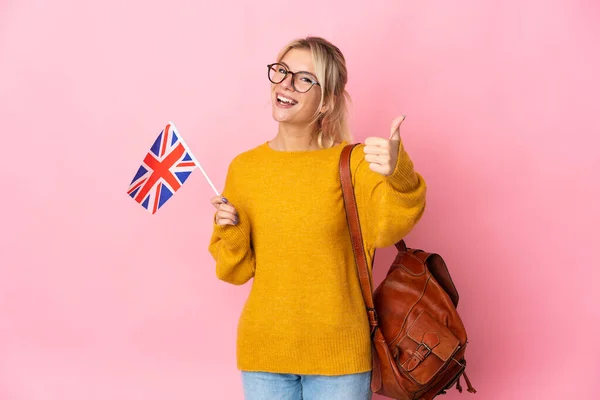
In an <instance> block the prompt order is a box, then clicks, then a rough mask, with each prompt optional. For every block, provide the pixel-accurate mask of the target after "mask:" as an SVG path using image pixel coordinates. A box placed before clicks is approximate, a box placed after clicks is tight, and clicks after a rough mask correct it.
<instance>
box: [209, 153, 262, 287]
mask: <svg viewBox="0 0 600 400" xmlns="http://www.w3.org/2000/svg"><path fill="white" fill-rule="evenodd" d="M234 162H235V160H234ZM234 162H232V163H231V165H230V166H229V171H228V172H227V178H226V180H225V188H224V190H223V196H224V197H225V198H227V200H228V201H229V203H230V204H231V205H233V206H234V207H235V209H236V210H237V212H238V215H239V223H238V224H237V225H235V226H234V225H217V224H216V223H215V222H214V218H213V234H212V237H211V239H210V244H209V247H208V251H209V252H210V254H211V255H212V256H213V258H214V259H215V261H216V262H217V266H216V267H217V278H218V279H220V280H222V281H225V282H228V283H231V284H234V285H242V284H244V283H246V282H248V281H249V280H250V279H251V278H252V277H253V276H254V271H255V268H256V260H255V257H254V250H253V248H252V241H251V236H250V220H249V218H248V216H247V214H246V212H245V206H244V202H243V196H240V193H239V192H238V189H239V185H238V184H236V181H235V179H236V176H235V172H236V167H235V165H234ZM215 214H216V213H215Z"/></svg>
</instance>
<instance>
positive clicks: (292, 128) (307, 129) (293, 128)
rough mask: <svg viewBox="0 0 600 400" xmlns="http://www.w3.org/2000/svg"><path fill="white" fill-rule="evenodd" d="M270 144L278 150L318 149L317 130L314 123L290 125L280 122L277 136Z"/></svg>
mask: <svg viewBox="0 0 600 400" xmlns="http://www.w3.org/2000/svg"><path fill="white" fill-rule="evenodd" d="M269 144H270V146H271V147H272V148H273V149H275V150H279V151H307V150H318V149H319V143H318V142H317V132H316V129H315V127H314V125H291V124H285V123H280V124H279V130H278V132H277V136H276V137H275V139H273V140H272V141H271V142H270V143H269Z"/></svg>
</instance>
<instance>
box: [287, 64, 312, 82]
mask: <svg viewBox="0 0 600 400" xmlns="http://www.w3.org/2000/svg"><path fill="white" fill-rule="evenodd" d="M279 63H280V64H283V65H284V66H285V67H286V68H287V69H289V70H291V68H290V66H289V65H287V64H286V63H284V62H283V61H279ZM299 72H304V73H305V74H309V75H310V76H312V77H313V78H315V80H316V81H318V79H317V76H316V75H315V74H313V73H312V72H308V71H297V72H294V73H295V74H297V73H299Z"/></svg>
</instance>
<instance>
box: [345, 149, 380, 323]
mask: <svg viewBox="0 0 600 400" xmlns="http://www.w3.org/2000/svg"><path fill="white" fill-rule="evenodd" d="M357 145H358V144H349V145H347V146H346V147H344V149H343V150H342V155H341V157H340V181H341V184H342V195H343V197H344V207H345V208H346V220H347V221H348V228H349V230H350V238H351V240H352V250H353V251H354V259H355V260H356V267H357V271H358V279H359V281H360V289H361V292H362V295H363V299H364V301H365V306H366V307H367V315H368V316H369V324H370V325H371V334H373V333H374V331H375V328H376V327H377V326H378V324H379V322H378V320H377V313H376V312H375V305H374V303H373V286H372V284H371V277H370V275H369V267H368V263H367V254H366V252H365V247H364V243H363V238H362V232H361V229H360V220H359V219H358V208H357V206H356V197H355V195H354V187H353V186H352V176H351V175H352V172H351V171H350V155H351V154H352V150H353V149H354V147H356V146H357Z"/></svg>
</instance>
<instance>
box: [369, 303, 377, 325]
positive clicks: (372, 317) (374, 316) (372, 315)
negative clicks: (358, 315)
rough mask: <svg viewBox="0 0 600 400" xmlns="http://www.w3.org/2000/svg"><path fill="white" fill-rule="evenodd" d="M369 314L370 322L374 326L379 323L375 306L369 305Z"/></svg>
mask: <svg viewBox="0 0 600 400" xmlns="http://www.w3.org/2000/svg"><path fill="white" fill-rule="evenodd" d="M367 315H368V316H369V324H370V325H371V327H372V328H373V327H376V326H378V325H379V318H378V317H377V310H375V309H374V308H370V307H367Z"/></svg>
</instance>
